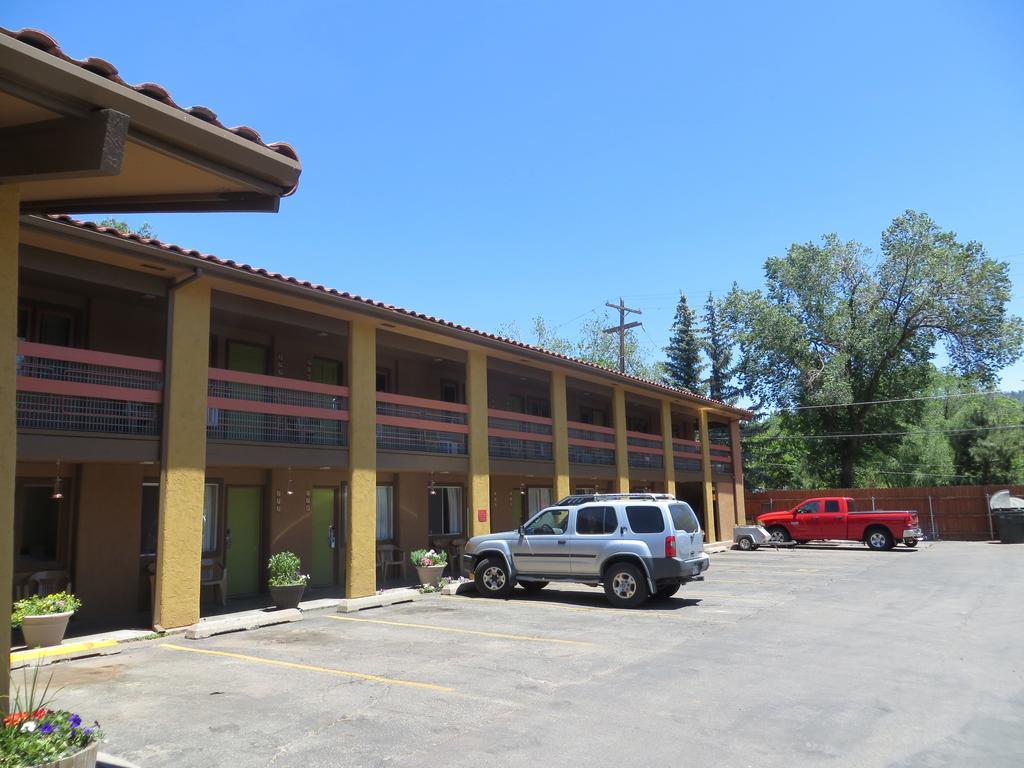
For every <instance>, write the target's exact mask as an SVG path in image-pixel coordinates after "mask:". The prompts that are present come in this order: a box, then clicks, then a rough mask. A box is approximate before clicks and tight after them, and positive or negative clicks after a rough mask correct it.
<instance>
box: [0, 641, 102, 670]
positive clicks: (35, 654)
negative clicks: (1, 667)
mask: <svg viewBox="0 0 1024 768" xmlns="http://www.w3.org/2000/svg"><path fill="white" fill-rule="evenodd" d="M120 652H121V649H120V647H119V644H118V641H117V640H99V641H94V642H87V643H74V642H72V643H66V644H64V645H55V646H52V647H50V648H30V649H28V650H24V651H15V652H14V653H12V654H11V669H12V670H14V669H21V668H22V667H27V666H30V665H31V666H38V667H44V666H46V665H47V664H55V663H57V662H58V661H72V660H74V659H85V658H88V657H90V656H110V655H112V654H115V653H120Z"/></svg>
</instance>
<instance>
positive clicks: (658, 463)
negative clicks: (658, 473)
mask: <svg viewBox="0 0 1024 768" xmlns="http://www.w3.org/2000/svg"><path fill="white" fill-rule="evenodd" d="M626 445H627V446H629V466H631V467H634V468H636V469H663V468H664V467H665V449H664V445H663V443H662V439H661V435H648V434H647V433H645V432H626Z"/></svg>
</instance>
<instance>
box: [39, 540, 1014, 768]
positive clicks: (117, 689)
mask: <svg viewBox="0 0 1024 768" xmlns="http://www.w3.org/2000/svg"><path fill="white" fill-rule="evenodd" d="M1022 586H1024V548H1022V547H1012V546H999V545H992V544H983V543H977V544H975V543H938V544H925V545H923V546H922V547H920V548H918V549H917V550H906V549H903V548H898V549H897V550H895V551H892V552H881V553H879V552H870V551H868V550H866V549H865V548H863V547H860V546H858V545H848V546H841V547H820V548H811V547H808V548H800V549H797V550H795V551H784V550H779V551H776V550H765V549H762V550H759V551H757V552H744V553H741V552H726V553H722V554H717V555H714V556H713V558H712V566H711V570H710V572H709V574H708V578H707V580H706V581H705V582H703V583H695V584H691V585H688V586H687V587H685V588H684V589H683V590H682V591H681V592H680V593H679V594H678V595H677V596H676V597H675V598H672V599H670V600H666V601H659V602H650V603H648V604H647V605H646V606H644V607H643V608H641V609H639V610H634V611H623V610H617V609H613V608H611V607H609V606H608V604H607V603H606V602H605V601H604V597H603V593H602V592H601V591H600V590H599V589H595V588H589V587H584V586H573V585H569V586H562V585H558V586H551V587H549V588H547V589H545V590H544V591H543V592H541V593H539V594H536V595H528V594H526V593H525V592H523V591H522V590H516V592H515V593H514V596H513V598H511V599H509V600H503V601H495V600H487V599H484V598H480V597H475V596H472V595H470V596H460V597H454V598H450V597H439V596H438V597H432V598H429V599H424V600H422V601H419V602H416V603H411V604H406V605H399V606H393V607H390V608H382V609H378V610H373V611H364V612H360V613H357V614H344V615H342V614H333V613H313V614H308V615H307V616H306V617H305V619H304V620H303V621H302V622H299V623H297V624H290V625H285V626H280V627H273V628H267V629H262V630H258V631H255V632H247V633H239V634H233V635H222V636H219V637H214V638H210V639H208V640H201V641H189V640H185V639H182V638H180V637H178V638H164V639H160V640H155V641H149V642H142V643H135V644H130V645H127V646H125V650H124V652H123V653H121V654H120V655H117V656H112V657H105V658H97V659H90V660H83V661H76V662H72V663H68V664H60V665H57V666H55V667H50V668H48V670H49V669H53V670H54V679H53V684H54V685H55V686H62V690H61V692H60V695H59V702H60V703H61V705H62V706H70V707H73V708H75V709H76V710H78V711H81V712H83V713H85V714H86V716H87V718H88V719H92V718H97V719H99V720H100V721H101V723H102V724H103V726H104V728H105V729H106V731H107V733H108V739H109V740H108V743H107V745H106V746H105V749H107V751H110V752H113V753H116V754H120V755H122V756H124V757H126V758H129V759H131V760H132V761H134V762H136V763H138V764H139V765H141V766H144V767H148V766H172V765H173V766H239V765H245V766H349V765H351V766H376V765H392V764H402V765H405V764H410V763H412V762H414V761H415V762H416V763H453V764H465V765H479V764H495V763H496V764H499V765H510V766H519V765H530V766H536V765H552V766H555V765H570V764H576V763H583V762H586V763H587V764H589V765H594V766H633V765H646V764H650V763H653V762H654V761H656V760H657V761H671V763H672V764H681V763H690V764H695V765H715V766H758V767H760V766H792V765H824V764H828V765H835V766H905V767H906V768H916V767H917V766H920V767H921V768H925V767H926V766H929V767H930V766H940V765H963V764H966V763H968V762H973V763H975V764H977V765H979V766H982V765H983V766H986V767H988V766H1004V765H1005V766H1011V765H1012V766H1018V765H1020V756H1021V755H1022V754H1024V727H1022V721H1024V667H1022V664H1021V656H1020V642H1021V638H1022V637H1024V634H1022V630H1024V611H1022V609H1021V607H1020V605H1021V603H1020V594H1021V591H1022ZM44 674H48V671H44Z"/></svg>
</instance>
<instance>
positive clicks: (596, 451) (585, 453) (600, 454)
mask: <svg viewBox="0 0 1024 768" xmlns="http://www.w3.org/2000/svg"><path fill="white" fill-rule="evenodd" d="M568 427H569V462H570V463H572V464H600V465H604V466H612V467H614V466H615V430H614V429H612V428H611V427H599V426H597V425H595V424H583V423H582V422H578V421H570V422H569V424H568Z"/></svg>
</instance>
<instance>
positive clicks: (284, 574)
mask: <svg viewBox="0 0 1024 768" xmlns="http://www.w3.org/2000/svg"><path fill="white" fill-rule="evenodd" d="M301 568H302V561H301V560H299V556H298V555H296V554H295V553H294V552H278V553H277V554H276V555H273V556H272V557H271V558H270V560H269V561H268V562H267V570H268V571H269V572H270V579H269V580H268V585H269V586H270V599H271V600H273V601H274V607H275V608H279V609H280V608H298V607H299V601H300V600H301V599H302V593H303V592H304V591H305V589H306V582H308V581H309V575H308V574H303V573H300V569H301Z"/></svg>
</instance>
